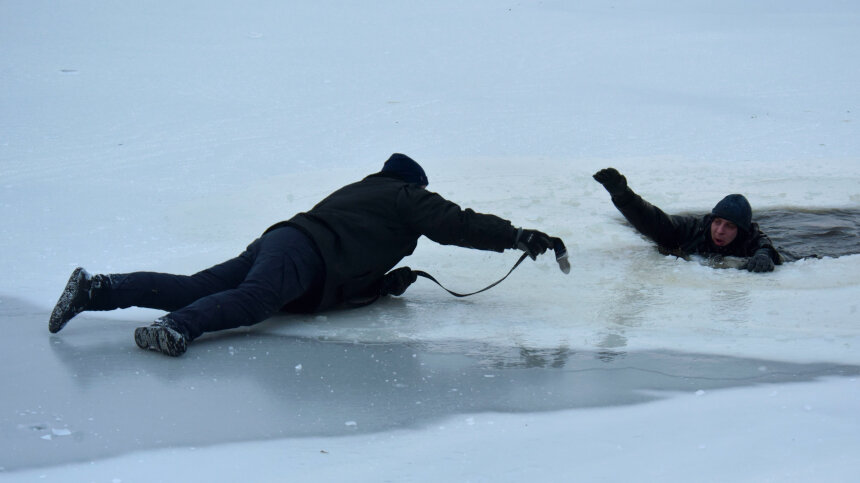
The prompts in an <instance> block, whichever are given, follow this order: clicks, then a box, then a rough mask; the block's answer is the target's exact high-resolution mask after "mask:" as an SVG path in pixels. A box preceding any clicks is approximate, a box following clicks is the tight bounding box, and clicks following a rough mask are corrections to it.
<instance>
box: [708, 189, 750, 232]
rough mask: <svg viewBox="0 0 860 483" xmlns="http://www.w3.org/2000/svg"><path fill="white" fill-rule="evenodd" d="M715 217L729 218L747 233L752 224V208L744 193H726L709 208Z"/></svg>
mask: <svg viewBox="0 0 860 483" xmlns="http://www.w3.org/2000/svg"><path fill="white" fill-rule="evenodd" d="M711 214H712V215H714V216H715V217H717V218H722V219H724V220H729V221H730V222H732V223H734V224H735V225H737V226H738V228H740V229H741V230H743V231H745V232H747V233H749V231H750V228H751V226H750V225H751V224H752V208H750V202H749V201H747V199H746V198H745V197H744V195H738V194H734V195H728V196H726V197H725V198H723V199H722V200H720V202H719V203H717V205H716V206H714V209H713V210H711Z"/></svg>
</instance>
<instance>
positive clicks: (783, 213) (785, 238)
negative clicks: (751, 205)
mask: <svg viewBox="0 0 860 483" xmlns="http://www.w3.org/2000/svg"><path fill="white" fill-rule="evenodd" d="M753 219H754V220H755V221H756V222H758V224H759V226H760V227H761V230H762V231H763V232H765V233H766V234H767V236H768V237H770V239H771V241H773V244H774V246H775V247H776V248H777V250H779V252H780V253H782V256H783V258H784V259H785V261H787V262H791V261H795V260H800V259H802V258H821V257H833V258H837V257H841V256H845V255H853V254H857V253H860V209H858V208H844V209H824V210H803V209H796V208H781V209H772V210H756V211H753Z"/></svg>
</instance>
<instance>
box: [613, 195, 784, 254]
mask: <svg viewBox="0 0 860 483" xmlns="http://www.w3.org/2000/svg"><path fill="white" fill-rule="evenodd" d="M612 203H613V204H615V207H616V208H618V210H619V211H620V212H621V214H623V215H624V217H625V218H627V221H629V222H630V223H631V224H632V225H633V226H634V227H635V228H636V229H637V230H639V232H640V233H642V234H643V235H645V236H647V237H648V238H650V239H652V240H654V241H655V242H656V243H657V245H658V246H659V247H660V249H661V251H662V252H663V253H672V254H676V255H680V256H685V255H690V254H700V255H706V256H708V255H729V256H736V257H750V256H752V255H753V254H754V253H755V252H756V251H757V250H759V249H760V248H765V249H767V250H768V253H769V254H770V257H771V259H772V260H773V263H774V264H776V265H779V264H781V263H782V257H781V256H780V255H779V252H777V251H776V249H774V247H773V243H771V241H770V239H769V238H768V237H767V235H765V234H764V233H762V232H761V230H760V229H759V227H758V224H757V223H750V225H749V230H748V231H747V230H742V229H738V235H737V237H736V238H735V239H734V241H732V243H730V244H728V245H727V246H725V247H720V246H717V245H715V244H714V242H713V240H712V239H711V221H713V219H714V215H712V214H710V215H705V216H690V215H667V214H666V213H664V212H663V210H661V209H660V208H657V207H656V206H654V205H652V204H651V203H648V202H647V201H645V200H643V199H642V197H641V196H639V195H637V194H636V193H634V192H633V190H631V189H630V188H627V189H626V190H625V191H624V192H622V193H621V194H619V195H615V196H613V197H612Z"/></svg>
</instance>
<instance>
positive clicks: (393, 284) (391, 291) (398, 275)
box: [379, 267, 418, 296]
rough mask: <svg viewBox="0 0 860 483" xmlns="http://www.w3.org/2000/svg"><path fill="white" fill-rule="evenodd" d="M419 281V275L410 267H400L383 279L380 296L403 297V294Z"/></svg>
mask: <svg viewBox="0 0 860 483" xmlns="http://www.w3.org/2000/svg"><path fill="white" fill-rule="evenodd" d="M417 279H418V275H415V272H413V271H412V269H411V268H409V267H400V268H398V269H396V270H392V271H390V272H388V273H386V274H385V276H384V277H382V286H381V287H380V289H379V295H383V296H384V295H403V292H405V291H406V289H407V288H409V286H410V285H412V282H414V281H415V280H417Z"/></svg>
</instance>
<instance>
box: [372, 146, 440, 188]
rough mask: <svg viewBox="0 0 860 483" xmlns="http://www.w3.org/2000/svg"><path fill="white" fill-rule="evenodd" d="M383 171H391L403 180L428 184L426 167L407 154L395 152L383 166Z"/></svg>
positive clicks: (422, 184)
mask: <svg viewBox="0 0 860 483" xmlns="http://www.w3.org/2000/svg"><path fill="white" fill-rule="evenodd" d="M382 172H383V173H389V174H393V175H395V176H397V177H398V178H400V179H402V180H403V181H408V182H409V183H415V184H418V185H421V186H427V185H428V184H429V181H427V175H426V174H424V169H423V168H421V165H419V164H418V163H416V162H415V160H413V159H412V158H410V157H409V156H407V155H405V154H400V153H394V154H392V155H391V157H390V158H388V161H386V162H385V164H384V165H383V166H382Z"/></svg>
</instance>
